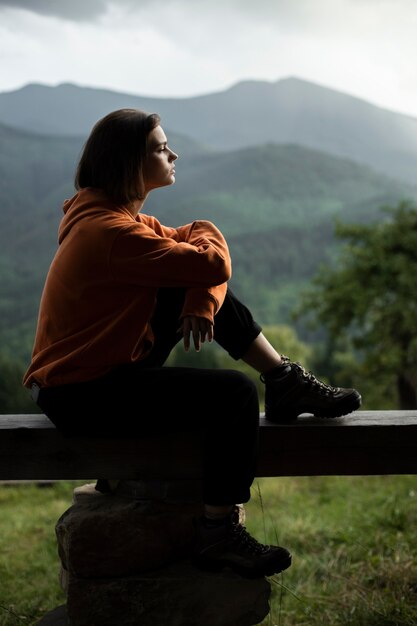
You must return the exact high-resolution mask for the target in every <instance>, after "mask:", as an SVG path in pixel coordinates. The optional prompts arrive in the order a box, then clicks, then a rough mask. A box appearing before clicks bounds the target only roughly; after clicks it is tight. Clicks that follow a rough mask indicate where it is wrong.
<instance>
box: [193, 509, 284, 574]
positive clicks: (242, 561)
mask: <svg viewBox="0 0 417 626" xmlns="http://www.w3.org/2000/svg"><path fill="white" fill-rule="evenodd" d="M208 523H209V522H207V521H206V520H205V519H204V517H200V518H199V519H197V520H195V522H194V524H195V533H196V544H195V549H194V556H193V558H192V563H193V565H194V566H195V567H197V568H198V569H201V570H205V571H209V572H219V571H220V570H222V569H224V568H230V569H232V570H233V571H234V572H236V573H237V574H240V575H241V576H243V577H244V578H261V577H263V576H273V575H274V574H278V573H279V572H282V571H283V570H285V569H287V568H288V567H289V566H290V565H291V554H290V553H289V552H288V550H286V549H285V548H281V547H279V546H269V545H263V544H262V543H259V541H257V540H256V539H255V538H254V537H252V536H251V535H250V534H249V533H248V531H247V530H246V528H245V526H243V524H242V523H241V521H240V519H239V507H238V506H237V505H236V506H235V507H234V508H233V510H232V512H231V514H230V516H228V517H227V518H226V519H225V520H224V522H222V523H221V524H220V525H215V526H208V525H207V524H208Z"/></svg>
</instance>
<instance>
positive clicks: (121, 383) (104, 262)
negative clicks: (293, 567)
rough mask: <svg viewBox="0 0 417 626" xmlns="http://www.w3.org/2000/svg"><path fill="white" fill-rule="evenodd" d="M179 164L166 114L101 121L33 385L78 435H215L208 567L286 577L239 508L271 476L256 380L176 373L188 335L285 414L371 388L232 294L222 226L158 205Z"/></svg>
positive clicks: (42, 315)
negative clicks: (247, 371) (280, 339)
mask: <svg viewBox="0 0 417 626" xmlns="http://www.w3.org/2000/svg"><path fill="white" fill-rule="evenodd" d="M177 158H178V155H177V154H176V153H175V152H174V151H173V150H172V149H171V148H170V147H169V146H168V143H167V138H166V136H165V133H164V131H163V129H162V127H161V125H160V118H159V116H158V115H157V114H147V113H146V112H144V111H141V110H137V109H121V110H117V111H114V112H111V113H110V114H108V115H106V116H105V117H104V118H102V119H101V120H99V121H98V122H97V123H96V125H95V126H94V127H93V129H92V131H91V134H90V136H89V138H88V139H87V141H86V143H85V146H84V149H83V152H82V155H81V158H80V161H79V164H78V168H77V171H76V175H75V189H76V193H75V195H74V196H73V197H72V198H71V199H68V200H66V201H65V202H64V205H63V211H64V216H63V218H62V221H61V224H60V228H59V246H58V250H57V252H56V255H55V257H54V259H53V261H52V263H51V266H50V269H49V272H48V275H47V279H46V282H45V286H44V290H43V294H42V299H41V304H40V310H39V319H38V326H37V332H36V337H35V342H34V348H33V355H32V360H31V363H30V365H29V367H28V370H27V372H26V374H25V376H24V381H23V383H24V385H25V386H26V387H28V388H29V389H31V390H32V397H33V398H34V400H35V401H36V402H37V404H38V405H39V407H40V408H41V409H42V411H43V412H44V413H45V414H46V415H47V416H48V417H49V418H50V419H51V421H52V422H53V423H54V424H55V425H56V426H57V428H58V429H60V430H61V431H62V432H63V433H64V434H66V435H68V436H71V435H74V434H76V433H84V434H88V435H90V436H95V435H100V436H112V435H115V434H116V430H115V429H116V428H117V432H118V433H124V434H126V435H131V434H134V435H139V436H140V435H141V434H148V433H151V432H157V431H158V430H161V429H163V430H164V431H167V430H168V431H171V432H175V431H180V430H182V431H196V430H197V431H199V432H201V433H202V434H203V441H204V479H203V510H204V514H203V515H202V516H201V518H200V519H198V520H196V537H195V558H194V563H195V564H196V566H198V567H201V568H207V569H216V568H221V567H223V566H229V567H231V568H232V569H234V570H235V571H237V572H239V573H240V574H242V575H244V576H245V575H247V576H253V575H259V576H263V575H272V574H274V573H277V572H280V571H282V570H284V569H286V568H288V567H289V566H290V564H291V554H290V552H289V551H288V550H287V549H285V548H282V547H280V546H270V545H263V544H261V543H259V542H258V541H257V540H256V539H255V538H254V537H252V536H250V535H249V533H248V532H247V530H246V529H245V527H244V526H242V524H241V523H240V521H239V515H238V511H239V509H238V506H237V504H238V503H239V504H242V503H245V502H248V501H249V499H250V487H251V484H252V482H253V480H254V477H255V475H256V463H257V454H258V451H257V441H258V429H259V399H258V395H257V390H256V386H255V385H254V383H253V382H252V381H251V380H250V379H249V378H248V377H247V376H245V375H244V374H242V373H240V372H239V371H237V370H232V369H228V370H226V369H203V368H202V369H197V368H184V367H167V366H164V364H165V362H166V359H167V357H168V355H169V354H170V352H171V351H172V349H173V347H174V346H175V345H176V344H177V343H178V342H179V341H181V340H182V341H183V343H184V348H185V350H188V349H189V348H190V346H191V345H193V346H194V348H195V350H197V351H199V350H200V349H201V347H202V346H203V344H204V342H205V341H212V340H213V339H214V340H215V341H216V342H217V343H218V344H219V345H220V346H221V347H222V348H223V349H224V350H226V351H227V352H228V353H229V354H230V355H231V356H232V357H233V358H234V359H235V360H238V359H242V360H243V361H245V362H246V363H248V364H249V365H250V366H252V367H253V368H254V370H256V371H257V372H258V373H259V374H260V376H261V380H262V381H263V382H264V383H265V413H266V418H267V419H268V420H271V421H273V422H284V421H288V420H293V419H296V418H297V416H298V415H299V414H300V413H305V412H308V413H313V414H315V415H319V416H323V417H336V416H339V415H343V414H346V413H349V412H351V411H354V410H356V409H357V408H359V406H360V404H361V397H360V395H359V393H358V392H357V391H356V390H354V389H342V388H334V387H331V386H328V385H326V384H324V383H322V382H321V381H319V380H317V379H316V378H315V377H314V376H313V375H312V374H311V373H309V372H306V371H305V370H304V368H303V367H302V366H301V365H299V364H297V363H294V362H292V361H291V360H290V359H289V358H288V357H285V356H283V355H281V354H279V353H278V352H277V351H276V350H275V349H274V348H273V346H272V345H271V344H270V343H269V342H268V341H267V339H266V338H265V336H264V335H263V333H262V329H261V327H260V326H259V324H258V323H257V322H256V321H255V320H254V319H253V317H252V314H251V312H250V311H249V309H248V308H247V307H246V306H245V305H244V304H243V303H242V302H240V301H239V300H238V299H237V298H236V296H235V295H234V294H233V293H232V292H231V290H230V289H229V288H228V280H229V278H230V276H231V259H230V255H229V250H228V246H227V242H226V241H225V239H224V237H223V235H222V233H221V232H220V231H219V230H218V228H217V227H216V226H215V225H214V224H213V223H211V222H209V221H201V220H199V221H194V222H192V223H190V224H186V225H184V226H179V227H177V228H173V227H170V226H163V225H162V224H160V223H159V221H158V220H157V219H156V218H155V217H152V216H150V215H146V214H145V213H143V211H142V209H143V207H144V203H145V201H146V198H147V197H148V195H149V193H150V192H151V191H153V190H154V189H157V188H159V187H164V186H166V185H172V184H173V183H174V182H175V163H176V160H177ZM114 415H117V416H118V420H117V425H116V426H115V422H114ZM152 418H154V422H152Z"/></svg>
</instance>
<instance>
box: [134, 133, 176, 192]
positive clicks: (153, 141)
mask: <svg viewBox="0 0 417 626" xmlns="http://www.w3.org/2000/svg"><path fill="white" fill-rule="evenodd" d="M176 159H178V154H175V152H173V151H172V150H171V148H168V144H167V138H166V136H165V133H164V131H163V130H162V128H161V126H156V127H155V128H154V129H153V130H151V132H150V133H149V135H148V152H147V155H146V158H145V161H144V163H143V180H144V184H145V192H146V193H148V192H149V191H152V189H157V188H158V187H165V186H166V185H172V184H173V183H175V160H176Z"/></svg>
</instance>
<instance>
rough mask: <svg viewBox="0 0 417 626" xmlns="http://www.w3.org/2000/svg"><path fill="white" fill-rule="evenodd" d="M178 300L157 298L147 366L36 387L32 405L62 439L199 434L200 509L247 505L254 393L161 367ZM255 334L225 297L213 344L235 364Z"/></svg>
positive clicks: (192, 371)
mask: <svg viewBox="0 0 417 626" xmlns="http://www.w3.org/2000/svg"><path fill="white" fill-rule="evenodd" d="M183 300H184V291H183V290H181V289H161V290H160V291H159V293H158V301H157V306H156V309H155V313H154V315H153V318H152V329H153V332H154V335H155V344H154V347H153V349H152V352H151V353H150V354H149V356H148V357H147V358H146V359H144V360H143V361H140V362H137V363H134V364H129V365H123V366H120V367H117V368H115V369H114V370H113V371H111V372H110V373H108V374H106V375H105V376H103V377H101V378H98V379H95V380H91V381H88V382H83V383H77V384H70V385H61V386H56V387H47V388H42V389H41V390H40V393H39V397H38V400H37V403H38V405H39V406H40V408H41V409H42V410H43V411H44V413H45V414H46V415H47V416H48V417H49V419H50V420H51V421H52V422H53V423H54V424H55V425H56V427H57V428H58V429H59V430H61V431H62V432H63V433H64V435H66V436H69V437H70V436H73V435H77V434H83V435H88V436H91V437H114V436H116V435H119V436H120V435H126V436H132V435H133V436H140V435H147V434H152V435H154V434H158V433H162V432H164V433H166V432H168V433H169V432H176V433H177V432H198V433H200V434H201V435H202V441H203V500H204V502H205V503H206V504H214V505H216V504H217V505H220V504H234V503H239V502H240V503H242V502H247V501H248V500H249V499H250V486H251V484H252V482H253V480H254V477H255V472H256V462H257V454H258V435H259V399H258V393H257V389H256V386H255V384H254V383H253V382H252V381H251V380H250V379H249V378H248V377H247V376H246V375H245V374H243V373H241V372H239V371H237V370H233V369H216V368H214V369H208V368H195V367H167V366H164V363H165V361H166V359H167V357H168V356H169V354H170V352H171V351H172V349H173V347H174V346H175V345H176V344H177V343H178V341H180V340H181V339H182V337H181V335H180V334H179V333H178V326H179V315H180V312H181V309H182V305H183ZM260 332H261V327H260V326H259V325H258V324H257V323H256V322H255V321H254V319H253V317H252V315H251V313H250V311H249V310H248V309H247V307H246V306H245V305H243V304H242V303H241V302H240V301H239V300H238V299H237V298H236V296H235V295H234V294H233V293H232V292H231V291H230V290H229V291H228V293H227V295H226V299H225V301H224V304H223V306H222V307H221V309H220V310H219V312H218V313H217V315H216V316H215V324H214V339H215V341H216V342H217V343H218V344H219V345H220V346H221V347H222V348H224V349H225V350H226V351H227V352H228V353H229V354H230V355H231V356H232V357H233V358H234V359H236V360H237V359H239V358H240V357H242V356H243V355H244V354H245V353H246V351H247V350H248V348H249V346H250V345H251V343H252V342H253V340H254V339H255V338H256V337H257V336H258V334H259V333H260ZM191 345H192V343H191ZM190 349H191V348H190ZM202 350H204V344H203V347H202Z"/></svg>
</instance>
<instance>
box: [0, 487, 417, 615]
mask: <svg viewBox="0 0 417 626" xmlns="http://www.w3.org/2000/svg"><path fill="white" fill-rule="evenodd" d="M84 482H87V481H82V482H60V483H55V484H54V485H52V486H48V487H43V488H41V487H39V486H36V485H34V484H32V485H27V484H25V485H18V486H13V485H11V486H10V485H8V486H6V485H1V486H0V514H1V517H0V529H1V532H0V626H21V625H23V624H26V625H27V626H33V625H34V624H36V622H37V621H38V620H39V619H40V617H42V616H43V615H44V614H45V613H46V612H47V611H49V610H51V609H53V608H54V607H56V606H58V605H59V604H63V603H64V602H65V597H64V594H63V592H62V590H61V588H60V586H59V582H58V574H59V565H60V563H59V559H58V555H57V546H56V540H55V530H54V527H55V524H56V522H57V520H58V518H59V517H60V515H61V514H62V513H63V512H64V511H65V510H66V509H67V508H68V507H69V506H71V500H72V491H73V489H74V487H75V486H77V485H80V484H83V483H84ZM245 508H246V516H247V519H246V526H247V528H248V530H249V531H250V532H252V533H253V534H254V535H255V536H256V537H257V538H258V539H259V540H261V541H264V542H268V543H279V544H280V545H283V546H285V547H287V548H289V549H290V550H291V551H292V553H293V564H292V566H291V568H290V569H288V570H287V571H286V572H284V573H282V574H280V575H277V576H275V577H272V578H270V582H271V585H272V595H271V611H270V614H269V616H268V617H267V618H266V619H265V620H264V621H263V622H262V626H298V625H301V624H303V625H304V624H305V625H308V626H315V625H320V626H342V625H345V624H351V625H353V626H411V625H417V558H416V557H417V477H416V476H375V477H306V478H263V479H257V480H256V481H255V482H254V484H253V487H252V499H251V501H250V502H249V503H247V504H246V506H245ZM120 626H122V625H120ZM156 626H159V625H156ZM167 626H169V625H168V624H167ZM196 626H198V624H196Z"/></svg>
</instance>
